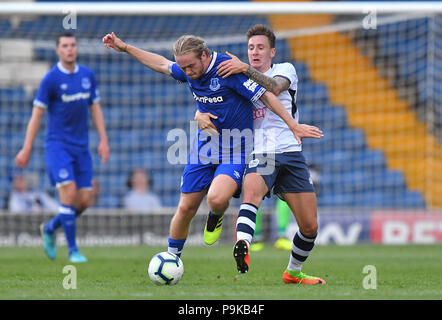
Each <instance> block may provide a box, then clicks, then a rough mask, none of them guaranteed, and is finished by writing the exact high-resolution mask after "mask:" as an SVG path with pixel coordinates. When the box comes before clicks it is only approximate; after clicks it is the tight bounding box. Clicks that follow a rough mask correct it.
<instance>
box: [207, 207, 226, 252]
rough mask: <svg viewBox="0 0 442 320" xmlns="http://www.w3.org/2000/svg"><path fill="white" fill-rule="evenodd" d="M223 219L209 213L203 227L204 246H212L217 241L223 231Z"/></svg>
mask: <svg viewBox="0 0 442 320" xmlns="http://www.w3.org/2000/svg"><path fill="white" fill-rule="evenodd" d="M223 217H224V216H221V217H220V216H217V215H216V214H210V213H209V216H208V217H207V222H206V226H205V227H204V242H205V243H206V244H208V245H212V244H214V243H215V242H216V240H218V239H219V237H220V235H221V231H222V229H223Z"/></svg>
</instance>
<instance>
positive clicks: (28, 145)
mask: <svg viewBox="0 0 442 320" xmlns="http://www.w3.org/2000/svg"><path fill="white" fill-rule="evenodd" d="M44 113H45V109H43V108H40V107H37V106H34V108H33V109H32V116H31V119H30V120H29V123H28V126H27V128H26V135H25V142H24V143H23V147H22V148H21V150H20V151H19V152H18V153H17V155H16V156H15V164H16V165H17V166H18V167H19V168H26V167H27V166H28V163H29V159H30V158H31V153H32V146H33V144H34V140H35V137H36V136H37V133H38V130H39V129H40V124H41V119H42V118H43V115H44Z"/></svg>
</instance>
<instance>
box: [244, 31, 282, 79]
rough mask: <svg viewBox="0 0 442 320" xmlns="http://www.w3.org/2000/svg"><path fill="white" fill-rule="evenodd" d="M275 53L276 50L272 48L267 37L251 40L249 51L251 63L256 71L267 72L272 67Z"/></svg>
mask: <svg viewBox="0 0 442 320" xmlns="http://www.w3.org/2000/svg"><path fill="white" fill-rule="evenodd" d="M275 52H276V49H275V48H270V42H269V39H268V38H267V37H266V36H263V35H259V36H253V37H251V38H250V39H249V43H248V49H247V53H248V55H249V63H250V65H251V66H252V67H253V68H255V69H256V70H258V71H260V72H266V71H267V70H268V69H269V68H270V66H271V65H272V59H273V57H274V56H275Z"/></svg>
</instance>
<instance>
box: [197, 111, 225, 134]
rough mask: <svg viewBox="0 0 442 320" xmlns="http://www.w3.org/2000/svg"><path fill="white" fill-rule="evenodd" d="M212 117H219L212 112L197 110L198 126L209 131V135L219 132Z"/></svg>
mask: <svg viewBox="0 0 442 320" xmlns="http://www.w3.org/2000/svg"><path fill="white" fill-rule="evenodd" d="M211 119H218V117H217V116H215V115H213V114H211V113H210V112H207V113H202V112H199V111H197V112H196V113H195V121H196V122H197V123H198V127H199V128H200V129H201V130H203V131H205V132H207V133H208V134H209V135H211V136H212V135H217V134H219V132H218V130H217V129H216V127H215V125H214V124H213V122H212V120H211Z"/></svg>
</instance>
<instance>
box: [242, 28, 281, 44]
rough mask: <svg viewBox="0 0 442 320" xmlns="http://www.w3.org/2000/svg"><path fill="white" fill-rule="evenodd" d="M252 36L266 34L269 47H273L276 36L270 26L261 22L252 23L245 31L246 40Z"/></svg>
mask: <svg viewBox="0 0 442 320" xmlns="http://www.w3.org/2000/svg"><path fill="white" fill-rule="evenodd" d="M253 36H266V37H267V39H269V43H270V48H275V42H276V37H275V33H274V32H273V30H272V29H271V28H270V27H267V26H265V25H263V24H257V25H254V26H253V27H251V28H250V29H249V31H247V42H248V41H249V40H250V38H251V37H253Z"/></svg>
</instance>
